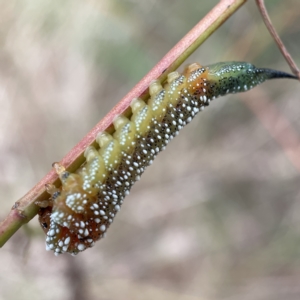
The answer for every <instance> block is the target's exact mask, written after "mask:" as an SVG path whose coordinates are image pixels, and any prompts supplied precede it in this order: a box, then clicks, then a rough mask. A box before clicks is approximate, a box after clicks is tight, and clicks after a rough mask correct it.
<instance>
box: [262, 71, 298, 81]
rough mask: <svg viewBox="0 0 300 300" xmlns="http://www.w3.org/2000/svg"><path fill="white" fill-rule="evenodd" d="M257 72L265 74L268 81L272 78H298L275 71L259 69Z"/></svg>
mask: <svg viewBox="0 0 300 300" xmlns="http://www.w3.org/2000/svg"><path fill="white" fill-rule="evenodd" d="M259 71H261V72H263V73H265V74H266V75H267V76H268V79H273V78H290V79H298V80H299V77H298V76H295V75H293V74H289V73H286V72H282V71H277V70H273V69H259Z"/></svg>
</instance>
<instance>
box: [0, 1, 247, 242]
mask: <svg viewBox="0 0 300 300" xmlns="http://www.w3.org/2000/svg"><path fill="white" fill-rule="evenodd" d="M246 1H247V0H222V1H220V2H219V3H218V4H217V5H216V6H215V7H214V8H213V9H212V10H211V11H210V12H209V13H208V14H207V15H206V16H205V17H204V18H203V19H202V20H201V21H200V22H199V23H198V24H197V25H196V26H195V27H194V28H193V29H192V30H191V31H190V32H189V33H187V34H186V35H185V36H184V38H183V39H182V40H181V41H180V42H179V43H178V44H177V45H176V46H175V47H174V48H173V49H171V50H170V51H169V52H168V53H167V54H166V55H165V57H164V58H163V59H162V60H161V61H160V62H159V63H158V64H157V65H156V66H155V67H154V68H153V69H152V70H151V71H150V72H149V73H148V74H147V75H146V76H145V77H144V78H143V79H142V80H141V81H140V82H139V83H138V84H137V85H136V86H135V87H134V88H133V89H132V90H131V91H130V92H129V93H128V94H127V95H126V96H125V97H124V98H123V99H122V100H121V101H120V102H119V103H118V104H117V105H116V106H115V107H114V108H113V109H112V110H111V111H110V112H109V113H108V114H107V115H106V116H105V117H104V118H103V119H102V120H101V121H100V122H99V123H98V124H97V125H96V126H95V127H94V128H93V129H92V130H91V131H90V132H89V133H88V134H87V135H86V136H85V137H84V138H83V139H82V140H81V141H80V142H79V143H78V144H77V145H76V146H75V147H74V148H73V149H72V150H71V151H70V152H69V153H68V154H67V155H66V156H65V157H64V158H63V159H62V160H61V161H60V164H62V165H63V166H65V167H66V168H67V169H68V170H69V171H71V172H72V171H74V170H76V169H78V167H79V166H80V165H81V164H82V163H83V162H84V157H83V152H84V150H85V149H86V147H87V146H89V145H94V146H96V143H95V138H96V136H97V135H98V133H99V132H102V131H104V130H106V131H108V132H112V131H113V127H112V121H113V119H114V118H115V117H116V116H117V115H120V114H122V113H125V114H126V113H128V107H129V105H130V103H131V101H132V99H133V98H136V97H143V99H147V97H148V91H147V89H148V86H149V84H150V82H151V81H152V80H154V79H159V80H160V81H161V82H162V81H164V80H165V79H166V77H167V74H168V73H169V72H171V71H174V70H176V69H177V68H178V67H179V66H180V65H181V64H182V63H183V62H184V61H185V60H186V59H187V57H189V56H190V55H191V54H192V53H193V52H194V51H195V50H196V49H197V48H198V47H199V46H200V45H201V44H202V43H203V42H204V41H205V40H206V39H207V38H208V37H209V36H210V35H211V34H212V33H213V32H214V31H215V30H216V29H217V28H219V27H220V26H221V25H222V24H223V23H224V22H225V21H226V20H227V19H228V18H229V17H230V16H231V15H232V14H233V13H234V12H235V11H236V10H237V9H238V8H239V7H241V6H242V5H243V4H244V3H245V2H246ZM47 183H54V184H56V185H59V182H58V179H57V175H56V173H55V172H54V170H51V171H50V172H49V173H48V174H47V175H46V176H45V177H44V178H43V179H42V180H41V181H40V182H38V183H37V185H36V186H34V187H33V188H32V189H31V190H30V191H29V192H28V193H27V194H26V195H25V196H23V197H22V198H21V199H20V200H19V201H17V202H16V203H15V205H14V206H13V208H12V210H11V211H10V213H9V214H8V216H7V217H6V219H5V220H4V221H3V222H1V223H0V247H2V246H3V245H4V244H5V243H6V241H7V240H8V239H9V238H10V237H11V236H12V235H13V234H14V233H15V232H16V231H17V230H18V229H19V228H20V227H21V226H22V225H24V224H25V223H27V222H28V221H30V220H31V219H32V218H33V217H34V216H35V215H36V214H37V212H38V210H39V207H38V206H37V205H36V204H35V202H36V201H42V200H46V199H48V198H49V195H48V194H47V193H46V191H45V184H47Z"/></svg>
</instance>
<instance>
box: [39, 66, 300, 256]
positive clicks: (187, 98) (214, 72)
mask: <svg viewBox="0 0 300 300" xmlns="http://www.w3.org/2000/svg"><path fill="white" fill-rule="evenodd" d="M272 78H296V77H294V76H292V75H289V74H286V73H283V72H278V71H274V70H269V69H259V68H256V67H254V66H253V65H251V64H248V63H240V62H229V63H218V64H214V65H211V66H207V67H203V66H201V65H199V64H197V63H195V64H192V65H190V66H188V67H187V68H186V69H185V70H184V72H183V74H179V73H178V72H172V73H170V74H169V75H168V79H167V83H166V84H165V85H164V86H162V85H161V84H160V83H159V82H158V81H154V82H152V83H151V85H150V87H149V93H150V99H149V100H148V102H147V103H146V102H144V101H143V100H141V99H133V100H132V103H131V105H130V106H131V110H132V115H131V117H130V119H128V118H127V117H125V116H123V115H120V116H117V117H116V118H115V120H114V121H113V125H114V128H115V132H114V133H113V134H112V135H111V134H109V133H107V132H102V133H100V134H99V135H98V136H97V139H96V142H97V143H98V144H99V147H100V149H99V150H97V149H96V148H94V147H92V146H90V147H88V148H87V149H86V150H85V153H84V156H85V158H86V162H85V163H84V164H83V165H82V166H81V167H80V168H79V169H78V170H77V171H76V173H69V172H67V171H66V170H65V168H64V167H63V166H61V165H60V164H58V163H56V164H54V168H55V170H56V172H57V174H58V175H59V178H60V181H61V187H60V188H56V187H55V186H53V185H50V184H49V185H47V191H48V193H49V194H50V195H51V198H50V199H49V201H43V202H41V203H37V204H39V205H40V206H41V209H40V212H39V222H40V224H41V226H42V228H43V230H44V232H45V233H46V235H47V237H46V248H47V249H48V250H53V251H54V253H55V254H60V253H65V252H68V253H71V254H77V253H78V252H81V251H84V250H85V249H86V248H89V247H92V246H93V245H94V243H95V241H97V240H98V239H100V238H102V237H104V236H105V233H106V231H107V229H108V227H109V226H110V224H111V223H112V222H113V219H114V217H115V215H116V213H117V212H118V211H119V210H120V208H121V205H122V204H123V200H124V198H125V196H126V195H128V194H129V191H130V189H131V187H132V185H133V184H134V183H135V182H136V181H137V180H139V179H140V176H141V174H142V173H143V172H144V170H145V168H146V167H147V166H148V165H150V164H151V163H152V161H153V160H154V158H155V157H156V155H157V154H158V153H159V152H160V151H162V150H163V149H164V148H165V146H166V145H167V144H168V143H169V141H170V140H171V139H172V138H173V137H175V136H176V135H177V134H178V132H179V131H180V129H181V128H182V127H183V126H185V125H186V124H187V123H189V122H190V121H191V120H192V119H193V118H194V117H195V115H196V114H197V113H198V112H199V111H200V110H202V109H204V107H205V106H208V105H209V103H210V101H211V100H213V99H215V98H216V97H218V96H221V95H224V94H227V93H236V92H244V91H247V90H249V89H251V88H253V87H254V86H256V85H258V84H260V83H262V82H263V81H265V80H267V79H272Z"/></svg>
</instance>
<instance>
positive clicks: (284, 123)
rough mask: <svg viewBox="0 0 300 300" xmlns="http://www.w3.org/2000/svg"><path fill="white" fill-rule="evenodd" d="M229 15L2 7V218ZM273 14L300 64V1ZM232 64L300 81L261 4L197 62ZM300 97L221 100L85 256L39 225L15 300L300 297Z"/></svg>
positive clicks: (280, 91)
mask: <svg viewBox="0 0 300 300" xmlns="http://www.w3.org/2000/svg"><path fill="white" fill-rule="evenodd" d="M217 2H218V1H216V0H213V1H196V0H187V1H180V0H162V1H157V0H147V1H137V0H98V1H96V0H94V1H93V0H90V1H78V0H73V1H70V0H65V1H58V0H43V1H38V0H23V1H20V0H11V1H4V0H0V3H1V9H0V45H1V46H0V172H1V177H0V193H1V197H0V205H1V210H0V217H1V219H3V218H4V217H5V216H6V214H7V213H8V211H9V210H10V208H11V206H12V205H13V203H14V202H15V201H16V200H18V199H19V198H20V197H21V196H23V195H24V194H25V193H26V192H27V191H28V190H29V189H30V188H31V187H33V186H34V185H35V184H36V183H37V182H38V181H39V180H40V179H41V178H42V177H43V176H44V175H45V174H46V173H47V172H48V171H49V170H50V168H51V164H52V163H53V162H54V161H59V160H60V159H61V158H62V157H63V156H64V155H65V154H66V153H67V152H68V151H69V150H70V149H71V148H72V147H73V146H74V145H75V144H76V143H77V142H79V141H80V140H81V139H82V138H83V136H84V135H85V134H86V133H87V132H88V131H89V130H90V129H91V128H92V127H93V126H94V125H95V124H96V123H97V122H98V121H99V120H100V119H101V118H102V117H103V116H104V115H105V114H106V113H107V112H108V111H109V110H110V109H111V108H112V107H113V106H114V105H115V104H116V103H117V102H118V101H119V100H120V99H121V98H122V97H123V96H124V95H125V94H126V93H127V92H128V91H129V90H130V89H131V88H132V87H133V86H134V85H135V84H136V83H137V82H138V81H139V80H140V79H141V78H142V77H143V76H144V75H145V74H146V73H147V72H148V71H149V70H150V69H151V68H152V67H153V66H154V65H155V64H156V63H157V62H158V61H159V60H160V59H161V58H162V57H163V56H164V55H165V54H166V52H167V51H169V50H170V49H171V47H172V46H173V45H175V44H176V43H177V42H178V41H179V40H180V39H181V38H182V37H183V36H184V35H185V34H186V32H188V31H189V30H190V29H191V28H192V27H193V26H194V25H195V24H196V23H197V22H198V21H199V20H200V19H201V18H202V17H203V16H205V14H206V13H207V12H208V11H209V10H210V9H211V8H212V7H213V6H214V5H215V4H216V3H217ZM266 4H267V7H268V10H269V13H270V16H271V18H272V21H273V23H274V25H275V27H276V29H277V30H278V32H279V33H280V35H281V37H282V39H283V41H284V43H285V45H286V46H287V48H288V49H289V51H290V52H291V54H292V55H293V56H294V57H295V59H296V61H297V63H298V64H299V63H300V59H299V49H300V22H299V18H300V5H299V1H298V0H288V1H279V0H276V1H266ZM226 60H241V61H244V60H245V61H249V62H252V63H254V64H255V65H257V66H261V67H269V68H274V69H279V70H283V71H288V72H289V68H288V66H287V65H286V63H285V61H284V59H283V58H282V57H281V55H280V53H279V50H278V49H277V47H276V46H275V45H274V42H273V41H272V39H271V37H270V36H269V34H268V32H267V30H266V29H265V27H264V25H263V22H262V20H261V18H260V15H259V13H258V10H257V8H256V6H255V1H249V2H248V3H247V4H246V5H244V7H242V8H241V9H240V10H239V11H238V12H237V13H236V14H235V15H234V16H233V17H231V19H230V20H229V21H227V22H226V23H225V24H224V25H223V26H222V27H221V28H220V29H219V30H218V31H217V32H216V33H214V35H213V36H212V37H210V38H209V40H208V41H206V42H205V44H203V46H202V47H201V48H200V49H198V51H196V53H195V54H193V56H192V57H191V58H190V59H189V60H188V61H187V63H192V62H196V61H197V62H199V63H201V64H203V65H207V64H211V63H215V62H218V61H226ZM299 93H300V86H299V83H297V82H296V81H288V80H281V81H279V80H278V81H270V82H268V83H265V84H264V85H262V86H260V87H258V88H256V89H255V90H253V91H250V92H247V93H244V94H238V95H229V96H227V97H223V98H219V99H217V100H215V101H214V102H212V104H211V105H210V106H209V108H207V109H205V110H204V111H203V112H201V113H200V114H199V116H198V117H197V118H196V119H195V120H194V121H193V122H192V123H191V124H190V125H189V126H187V127H186V128H184V129H183V130H182V132H181V134H180V135H179V136H178V138H176V139H175V140H173V141H172V142H171V144H170V146H169V147H167V150H166V151H164V152H163V153H161V154H160V155H159V156H158V158H157V159H156V161H155V163H154V164H153V165H152V166H151V167H149V168H148V169H147V171H146V172H145V174H144V175H143V177H142V180H141V181H140V182H138V183H137V184H136V185H135V186H134V188H133V189H132V192H131V194H130V196H129V197H127V199H126V200H125V204H124V205H123V207H122V209H121V211H120V212H119V213H118V215H117V217H116V219H115V221H114V224H113V225H112V226H111V228H110V229H109V230H108V234H107V238H106V239H104V240H102V241H100V242H98V243H97V244H96V246H95V247H94V248H92V249H89V250H88V251H85V252H83V253H81V254H79V255H78V256H77V257H72V256H70V255H61V256H59V257H55V256H54V255H53V253H52V252H46V251H45V236H44V234H43V232H42V230H41V229H40V228H39V225H38V222H37V219H34V220H32V221H31V222H30V223H29V224H28V225H27V226H24V227H23V228H22V229H21V230H19V231H18V232H17V234H15V235H14V236H13V237H12V238H11V240H10V241H8V242H7V244H6V245H5V246H4V247H3V248H2V249H1V250H0V265H1V272H0V299H5V300H6V299H9V300H11V299H32V300H34V299H41V298H43V299H44V300H48V299H74V300H77V299H86V300H93V299H101V300H102V299H104V300H119V299H120V300H123V299H146V300H148V299H149V300H150V299H151V300H153V299H164V300H168V299H170V300H171V299H172V300H179V299H180V300H196V299H201V300H221V299H226V300H250V299H255V300H265V299H272V300H277V299H278V300H281V299H291V300H293V299H300V284H299V282H300V203H299V194H300V185H299V179H300V176H299V172H300V167H299V165H300V164H299V161H298V160H297V149H298V150H299V149H300V148H297V147H298V146H299V142H298V141H299V139H300V134H299V133H300V107H299ZM268 122H269V123H268ZM270 122H271V123H270ZM266 124H267V126H269V128H268V129H267V128H266ZM268 124H269V125H268ZM291 153H292V155H291ZM293 153H294V154H293Z"/></svg>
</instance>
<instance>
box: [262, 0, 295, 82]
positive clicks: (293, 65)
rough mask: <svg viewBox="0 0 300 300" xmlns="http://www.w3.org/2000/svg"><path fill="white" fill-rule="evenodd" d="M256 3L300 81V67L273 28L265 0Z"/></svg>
mask: <svg viewBox="0 0 300 300" xmlns="http://www.w3.org/2000/svg"><path fill="white" fill-rule="evenodd" d="M256 3H257V6H258V8H259V11H260V13H261V15H262V18H263V21H264V23H265V25H266V27H267V28H268V30H269V32H270V34H271V36H272V37H273V38H274V40H275V42H276V44H277V46H278V48H279V49H280V51H281V53H282V55H283V56H284V58H285V60H286V61H287V63H288V65H289V66H290V68H291V71H292V72H293V74H295V75H296V76H297V77H298V78H299V80H300V70H299V68H298V66H297V65H296V63H295V62H294V60H293V59H292V57H291V55H290V54H289V52H288V50H287V49H286V48H285V46H284V44H283V42H282V41H281V39H280V37H279V35H278V34H277V32H276V29H275V28H274V26H273V24H272V22H271V20H270V18H269V15H268V12H267V9H266V6H265V3H264V0H256Z"/></svg>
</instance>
